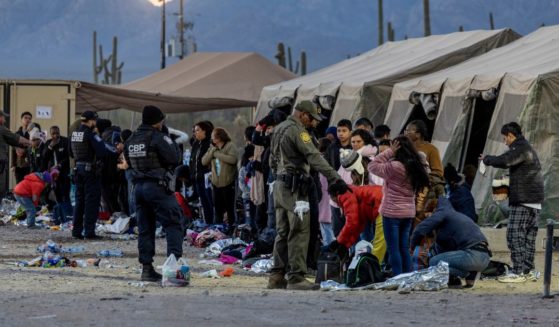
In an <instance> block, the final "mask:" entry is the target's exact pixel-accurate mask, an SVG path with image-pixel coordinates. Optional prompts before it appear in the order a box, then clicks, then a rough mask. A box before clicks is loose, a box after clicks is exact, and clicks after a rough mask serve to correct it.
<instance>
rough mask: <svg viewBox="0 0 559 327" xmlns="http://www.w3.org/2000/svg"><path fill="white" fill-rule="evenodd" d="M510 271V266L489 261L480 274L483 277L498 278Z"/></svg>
mask: <svg viewBox="0 0 559 327" xmlns="http://www.w3.org/2000/svg"><path fill="white" fill-rule="evenodd" d="M510 269H511V268H510V266H509V265H508V264H506V263H503V262H499V261H493V260H491V261H489V265H487V268H485V269H484V270H483V271H482V272H481V274H482V275H483V276H484V277H499V276H502V275H505V274H507V273H508V271H509V270H510Z"/></svg>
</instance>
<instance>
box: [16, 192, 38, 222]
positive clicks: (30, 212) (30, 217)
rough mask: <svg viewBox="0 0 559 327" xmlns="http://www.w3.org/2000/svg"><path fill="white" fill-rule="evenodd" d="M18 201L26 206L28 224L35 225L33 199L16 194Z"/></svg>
mask: <svg viewBox="0 0 559 327" xmlns="http://www.w3.org/2000/svg"><path fill="white" fill-rule="evenodd" d="M15 198H16V201H17V202H19V204H21V206H23V208H25V213H26V214H27V226H28V227H29V226H33V225H35V214H36V209H35V204H33V200H32V199H31V198H27V197H23V196H19V195H15Z"/></svg>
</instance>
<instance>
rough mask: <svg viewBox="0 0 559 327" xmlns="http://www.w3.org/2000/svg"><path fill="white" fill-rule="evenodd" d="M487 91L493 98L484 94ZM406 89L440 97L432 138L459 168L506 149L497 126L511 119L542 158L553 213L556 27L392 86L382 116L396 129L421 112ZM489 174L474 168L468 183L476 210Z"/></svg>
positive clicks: (558, 66) (558, 84) (484, 201)
mask: <svg viewBox="0 0 559 327" xmlns="http://www.w3.org/2000/svg"><path fill="white" fill-rule="evenodd" d="M494 90H497V92H498V97H497V98H495V99H491V93H493V91H494ZM484 91H485V92H486V93H485V94H483V92H484ZM412 92H417V93H419V94H436V95H439V98H440V101H439V104H438V113H437V116H436V121H435V124H434V128H433V137H432V143H433V144H434V145H436V146H437V147H438V149H439V151H440V152H441V157H442V159H443V162H444V163H445V164H446V163H448V162H450V163H452V164H454V165H455V166H458V167H461V166H464V164H467V163H468V160H470V162H471V161H472V160H475V162H476V163H477V160H476V159H475V158H477V156H478V155H479V154H481V153H484V154H501V153H503V152H504V151H506V149H507V147H506V146H505V144H504V143H503V140H502V137H501V135H500V129H501V126H502V125H503V124H505V123H507V122H510V121H518V122H519V123H520V125H521V126H522V127H523V133H524V135H525V136H526V138H527V139H528V141H530V143H532V145H533V146H534V148H535V149H536V151H537V152H538V155H539V157H540V161H541V164H542V169H543V174H544V178H545V194H546V201H545V203H544V214H546V213H548V214H551V213H556V212H557V209H559V185H558V183H557V182H558V177H559V176H558V175H559V170H558V169H557V168H556V167H559V165H558V164H559V142H558V139H557V126H559V116H558V114H557V113H558V112H559V26H549V27H542V28H540V29H538V30H537V31H535V32H533V33H531V34H529V35H527V36H525V37H523V38H521V39H519V40H517V41H515V42H513V43H510V44H508V45H506V46H503V47H501V48H499V49H495V50H492V51H490V52H488V53H486V54H484V55H481V56H478V57H476V58H472V59H470V60H468V61H466V62H463V63H461V64H459V65H456V66H453V67H450V68H447V69H445V70H441V71H438V72H436V73H432V74H429V75H426V76H422V77H419V78H416V79H413V80H408V81H405V82H402V83H398V84H396V85H395V86H394V88H393V92H392V97H391V99H390V104H389V107H388V111H387V115H386V120H385V123H386V124H387V125H389V126H390V127H391V128H392V129H393V131H394V132H395V133H398V132H400V131H401V130H402V129H403V127H404V125H405V124H406V122H407V121H408V120H409V119H410V115H413V113H414V111H415V112H417V111H421V110H422V108H421V106H419V105H417V106H416V105H413V104H411V103H410V102H409V97H410V94H411V93H412ZM472 143H473V144H476V145H477V148H476V146H472V145H471V144H472ZM476 152H477V153H476ZM496 173H498V170H497V169H493V168H489V169H488V170H487V172H486V174H485V175H481V174H480V173H479V172H478V174H477V176H476V178H475V182H474V185H473V187H472V194H473V195H474V198H475V200H476V207H477V208H478V209H481V208H482V207H483V208H484V207H486V206H487V205H488V204H489V203H490V202H491V196H490V194H491V182H492V179H493V177H494V176H495V174H496ZM542 217H543V215H542Z"/></svg>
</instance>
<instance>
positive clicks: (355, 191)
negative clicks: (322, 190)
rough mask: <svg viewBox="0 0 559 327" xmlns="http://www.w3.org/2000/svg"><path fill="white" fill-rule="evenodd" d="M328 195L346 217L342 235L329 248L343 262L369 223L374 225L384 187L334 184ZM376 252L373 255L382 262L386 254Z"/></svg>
mask: <svg viewBox="0 0 559 327" xmlns="http://www.w3.org/2000/svg"><path fill="white" fill-rule="evenodd" d="M328 193H329V194H330V197H331V198H332V201H334V202H335V203H336V204H337V205H338V206H339V207H340V208H341V209H342V211H343V213H344V215H345V217H346V223H345V225H344V227H343V228H342V230H341V231H340V234H339V235H338V237H337V238H336V239H335V240H334V241H332V242H331V243H330V245H329V246H328V248H329V250H330V251H332V252H335V253H337V254H338V255H339V256H340V258H341V259H342V260H343V258H344V257H346V256H347V249H349V248H350V247H351V246H353V245H354V244H355V242H356V241H357V240H358V239H359V235H360V234H361V232H363V230H364V229H365V225H366V224H367V222H368V221H370V222H371V223H372V224H373V225H374V222H375V220H376V219H377V217H378V210H379V207H380V202H381V201H382V186H379V185H365V186H352V185H338V184H332V185H330V187H329V188H328ZM377 232H382V231H375V233H377ZM375 250H377V251H375ZM376 252H379V251H378V249H375V248H374V247H373V255H375V256H376V257H377V259H379V261H381V260H382V259H383V258H382V257H384V254H382V255H379V254H377V253H376ZM383 252H384V251H383ZM379 256H380V258H379Z"/></svg>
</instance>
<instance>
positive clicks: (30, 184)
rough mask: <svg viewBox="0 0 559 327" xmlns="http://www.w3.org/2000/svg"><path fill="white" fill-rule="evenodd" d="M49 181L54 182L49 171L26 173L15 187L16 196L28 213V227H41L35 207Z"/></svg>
mask: <svg viewBox="0 0 559 327" xmlns="http://www.w3.org/2000/svg"><path fill="white" fill-rule="evenodd" d="M47 183H48V184H50V183H52V176H51V173H49V172H48V171H45V172H43V173H31V174H29V175H26V176H25V178H24V179H23V180H22V181H21V182H19V183H18V184H17V185H16V187H15V188H14V195H15V198H16V200H17V202H19V204H21V205H22V206H23V207H24V208H25V213H26V214H27V228H31V229H37V228H39V227H38V226H37V225H35V214H36V210H35V207H36V206H38V205H39V199H40V198H41V193H42V192H43V190H44V189H45V186H46V184H47Z"/></svg>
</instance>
